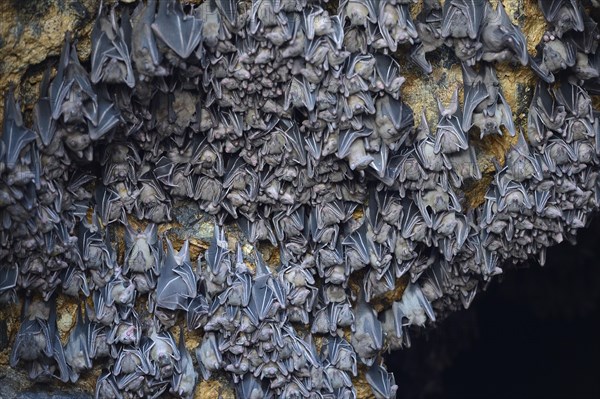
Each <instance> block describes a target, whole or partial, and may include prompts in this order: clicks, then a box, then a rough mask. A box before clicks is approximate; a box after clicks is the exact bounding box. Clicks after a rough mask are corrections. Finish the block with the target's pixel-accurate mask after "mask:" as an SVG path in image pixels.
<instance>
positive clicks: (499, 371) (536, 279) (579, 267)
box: [386, 218, 600, 399]
mask: <svg viewBox="0 0 600 399" xmlns="http://www.w3.org/2000/svg"><path fill="white" fill-rule="evenodd" d="M516 268H517V269H518V270H516V269H515V268H511V269H509V270H507V269H505V272H504V274H503V275H502V276H501V277H500V278H499V279H496V280H495V281H493V282H492V283H491V284H490V285H489V286H488V289H487V291H485V292H481V293H479V294H477V296H476V297H475V300H474V302H473V303H472V305H471V307H470V309H469V310H463V311H460V312H456V313H454V314H452V315H451V316H449V317H448V318H447V319H446V320H444V321H442V322H441V323H439V325H438V326H437V328H434V329H429V330H426V331H423V332H422V333H415V332H413V334H412V335H411V337H412V347H411V348H410V349H404V350H402V351H400V352H395V353H393V354H391V355H389V356H388V358H387V359H386V364H387V365H388V368H389V371H393V372H394V375H395V377H396V384H397V385H398V387H399V388H398V395H397V396H398V398H402V399H407V398H440V399H441V398H574V399H576V398H594V399H596V398H600V219H599V218H595V219H594V220H593V221H592V223H591V225H590V227H589V228H588V229H586V230H584V231H582V232H580V234H579V236H578V244H577V246H572V245H570V244H568V243H562V244H561V245H558V246H555V247H553V248H550V249H549V251H548V256H547V261H546V265H545V266H544V267H541V266H540V265H539V264H538V263H537V262H536V261H531V262H529V264H524V265H519V266H517V267H516Z"/></svg>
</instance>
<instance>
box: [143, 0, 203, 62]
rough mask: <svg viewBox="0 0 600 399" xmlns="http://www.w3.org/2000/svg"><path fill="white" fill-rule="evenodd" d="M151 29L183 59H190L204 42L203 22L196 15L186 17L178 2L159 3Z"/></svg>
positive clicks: (168, 0) (165, 1)
mask: <svg viewBox="0 0 600 399" xmlns="http://www.w3.org/2000/svg"><path fill="white" fill-rule="evenodd" d="M151 27H152V30H153V31H154V33H155V34H156V35H157V36H158V37H159V38H160V39H161V40H162V41H163V42H164V43H165V44H166V45H167V46H168V47H169V48H170V49H171V50H173V51H174V52H175V53H176V54H177V55H178V56H180V57H181V58H183V59H186V58H188V57H189V56H190V55H191V54H192V53H193V52H194V50H195V49H196V47H198V45H199V44H200V42H201V41H202V20H200V19H198V18H196V16H195V15H186V14H185V13H184V12H183V6H182V5H181V3H179V2H178V1H174V0H163V1H159V2H158V11H157V13H156V17H155V19H154V22H153V23H152V24H151Z"/></svg>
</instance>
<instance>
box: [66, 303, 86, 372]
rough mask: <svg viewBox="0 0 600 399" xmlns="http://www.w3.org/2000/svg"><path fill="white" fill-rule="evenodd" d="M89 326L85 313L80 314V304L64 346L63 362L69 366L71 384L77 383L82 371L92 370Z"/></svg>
mask: <svg viewBox="0 0 600 399" xmlns="http://www.w3.org/2000/svg"><path fill="white" fill-rule="evenodd" d="M89 324H90V320H89V319H88V317H87V312H85V311H84V312H83V314H82V306H81V303H79V305H78V306H77V322H76V323H75V327H73V329H72V330H71V334H70V335H69V340H68V341H67V345H66V346H65V360H66V362H67V364H68V365H69V366H70V371H71V373H70V375H69V377H70V379H71V382H77V380H79V375H80V374H81V372H82V371H84V370H89V369H91V368H92V358H91V356H90V340H89V338H90V337H89V335H88V333H89Z"/></svg>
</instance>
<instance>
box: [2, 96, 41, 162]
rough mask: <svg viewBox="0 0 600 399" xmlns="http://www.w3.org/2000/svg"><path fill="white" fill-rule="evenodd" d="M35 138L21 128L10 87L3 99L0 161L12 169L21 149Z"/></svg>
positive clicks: (21, 124) (21, 121) (18, 109)
mask: <svg viewBox="0 0 600 399" xmlns="http://www.w3.org/2000/svg"><path fill="white" fill-rule="evenodd" d="M35 138H36V135H35V132H34V131H33V130H30V129H27V128H26V127H24V126H23V118H22V116H21V109H20V107H19V105H18V104H17V103H16V102H15V96H14V88H12V87H11V88H10V89H9V90H8V93H7V94H6V97H5V99H4V121H3V128H2V141H1V148H0V160H1V161H3V162H4V164H5V165H6V167H7V168H8V169H14V168H15V167H16V166H17V163H18V162H19V161H20V159H21V152H22V151H23V149H24V148H25V147H27V145H28V144H29V143H31V142H33V141H34V140H35Z"/></svg>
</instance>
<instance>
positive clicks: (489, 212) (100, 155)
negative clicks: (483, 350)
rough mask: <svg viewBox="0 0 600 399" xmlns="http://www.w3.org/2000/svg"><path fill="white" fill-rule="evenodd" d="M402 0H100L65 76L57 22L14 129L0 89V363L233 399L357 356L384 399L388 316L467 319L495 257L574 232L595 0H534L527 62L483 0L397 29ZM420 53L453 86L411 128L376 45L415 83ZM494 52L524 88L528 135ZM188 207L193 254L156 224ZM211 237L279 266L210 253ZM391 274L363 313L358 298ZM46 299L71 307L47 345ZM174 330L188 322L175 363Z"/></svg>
mask: <svg viewBox="0 0 600 399" xmlns="http://www.w3.org/2000/svg"><path fill="white" fill-rule="evenodd" d="M413 3H417V1H411V0H340V1H339V4H333V2H332V1H330V2H329V3H328V2H326V1H323V2H322V1H316V0H315V1H310V0H254V1H240V2H237V1H228V0H206V1H204V2H202V3H201V4H199V5H182V4H180V3H178V2H176V1H174V0H164V1H156V0H148V1H147V2H140V1H138V2H137V3H136V4H127V5H126V4H120V3H116V4H114V5H112V6H104V7H101V8H100V10H99V12H98V17H97V20H96V23H95V26H94V28H93V31H92V36H91V38H92V51H91V57H90V61H89V63H88V64H86V65H82V64H81V63H80V60H79V58H78V55H77V51H76V42H75V41H74V40H73V37H72V36H71V35H69V34H68V35H67V36H66V38H65V43H64V48H63V50H62V54H61V57H60V60H59V61H58V64H57V65H55V69H56V73H55V74H52V73H51V72H50V69H48V71H47V72H46V73H45V75H44V78H43V81H42V83H41V85H40V93H39V100H38V102H37V104H36V105H35V108H34V112H33V120H34V124H33V126H25V124H24V122H23V118H22V115H21V111H20V109H19V105H18V103H17V102H16V101H15V98H14V93H13V91H12V90H11V91H9V92H8V93H6V94H5V108H4V121H3V131H2V138H1V141H0V176H1V179H0V216H1V217H0V221H1V224H0V260H1V267H0V299H1V301H2V302H15V301H17V298H22V306H23V307H22V320H21V324H20V329H19V332H18V334H17V336H16V338H15V340H14V343H13V344H12V354H11V358H10V362H11V365H12V366H18V367H24V368H26V369H27V370H28V372H29V375H30V377H31V378H34V379H35V378H48V377H51V376H52V377H56V378H59V379H60V380H62V381H64V382H67V381H71V382H73V383H74V382H76V381H77V380H78V378H79V377H80V375H81V374H82V373H86V371H87V370H89V369H91V368H92V367H93V366H94V364H96V365H97V364H102V365H104V366H105V368H104V369H103V371H102V374H101V375H100V377H99V379H98V381H97V385H96V397H97V398H98V399H100V398H138V397H139V398H142V397H144V398H145V397H161V396H162V395H166V396H168V395H171V396H173V397H181V398H191V397H192V396H193V394H194V389H195V387H196V385H197V381H198V378H205V379H208V378H211V376H212V375H213V374H215V373H220V374H221V375H225V376H226V378H228V379H229V380H230V381H232V382H233V383H235V386H236V390H237V391H236V392H237V396H238V397H240V398H271V397H282V398H294V397H305V398H353V397H355V396H356V390H355V387H354V386H353V383H352V378H353V377H354V376H356V375H357V369H358V365H360V364H362V365H364V367H365V368H366V370H367V371H366V379H367V381H368V383H369V384H370V386H371V388H372V390H373V394H374V395H375V397H376V398H391V397H395V394H396V390H397V386H396V384H395V381H394V377H393V375H392V374H391V373H388V372H387V370H386V368H385V365H384V364H383V358H382V353H383V352H384V351H386V350H389V351H391V350H396V349H399V348H402V347H404V346H408V345H410V340H409V336H408V328H409V326H411V325H417V326H422V325H424V324H425V323H426V322H427V320H428V319H430V320H435V315H436V313H438V315H439V314H440V312H446V311H447V310H450V309H454V308H457V307H459V306H465V307H468V306H469V304H470V303H471V301H472V300H473V297H474V296H475V293H476V292H477V290H478V288H481V287H482V286H483V285H484V284H485V283H487V282H488V281H489V280H490V278H491V277H492V276H494V275H496V274H498V273H501V271H502V269H501V267H502V265H503V264H505V263H506V262H517V261H520V260H524V259H527V258H530V257H533V256H537V257H538V258H539V259H540V261H541V262H543V260H544V257H545V251H546V248H547V247H549V246H551V245H553V244H555V243H558V242H561V241H563V240H565V239H567V240H572V241H573V240H574V237H575V234H576V231H577V229H579V228H582V227H584V226H585V225H586V223H587V220H588V218H589V215H590V214H591V212H592V211H594V210H596V209H597V208H598V204H599V195H600V192H599V186H598V183H597V176H598V162H599V161H598V155H599V153H600V132H599V129H600V125H599V122H598V114H597V111H596V110H594V109H593V106H592V99H591V97H590V96H591V95H597V94H599V93H600V85H599V83H600V80H599V79H598V77H599V72H600V59H599V57H600V53H599V55H596V54H597V53H596V49H597V46H598V40H599V38H600V31H599V30H598V27H597V24H596V22H595V21H594V19H593V15H594V13H595V12H596V10H595V8H596V7H597V6H598V4H597V2H596V1H583V2H580V1H579V0H549V1H541V0H540V2H539V7H540V8H541V11H542V12H543V15H544V17H545V18H546V20H547V23H548V25H547V32H546V33H545V34H544V37H543V38H542V41H541V42H540V43H539V44H538V46H537V54H529V53H528V51H527V43H526V38H525V36H524V34H523V32H522V31H521V29H520V28H519V27H518V26H517V25H515V24H513V22H512V21H511V19H510V18H509V16H508V15H507V13H506V11H505V9H504V8H503V5H502V2H501V1H499V2H498V4H497V6H495V7H494V6H492V5H491V4H490V3H489V2H488V1H487V0H446V1H445V2H444V4H443V6H442V5H440V3H439V2H438V0H423V1H419V2H418V3H422V4H420V8H419V10H420V12H419V13H418V15H417V16H416V18H414V19H413V17H411V13H410V7H412V6H413ZM442 47H444V48H446V50H444V51H447V52H448V53H449V54H450V55H449V57H450V58H451V59H453V60H454V61H455V62H457V63H461V65H462V71H463V84H464V90H463V92H464V96H463V98H462V99H460V98H459V95H458V90H457V91H455V92H454V95H453V97H452V99H451V101H450V102H449V103H448V104H442V103H439V109H438V110H429V111H430V112H438V115H439V118H438V122H437V124H436V126H434V128H433V129H430V127H429V126H428V124H427V120H426V118H425V116H424V115H416V116H415V115H413V111H412V109H411V107H410V104H407V103H406V102H405V101H403V96H402V86H403V83H404V82H405V77H403V76H402V70H401V67H400V64H399V63H398V61H397V59H398V58H397V57H401V58H402V61H403V62H408V61H409V60H411V61H412V62H414V64H415V65H416V66H417V67H419V68H420V69H422V71H423V74H426V73H430V72H431V71H432V66H431V64H430V63H429V61H428V57H430V56H431V53H433V52H439V51H440V49H441V48H442ZM448 50H449V51H448ZM498 63H509V64H520V65H522V66H528V67H531V68H532V69H533V71H534V72H535V73H536V74H537V76H538V77H539V79H538V83H537V85H536V87H535V92H534V95H533V98H532V101H531V106H530V109H529V114H528V121H527V130H526V131H521V129H518V128H517V127H516V126H515V123H514V117H513V114H512V111H511V108H510V106H509V104H508V102H507V100H506V99H505V97H504V95H503V92H502V87H501V85H500V83H499V80H498V77H497V74H496V65H497V64H498ZM52 75H53V76H52ZM461 104H462V106H461ZM488 135H510V136H513V137H515V139H514V142H515V143H516V144H514V145H513V146H512V147H511V148H510V149H509V151H508V152H507V153H506V154H505V160H504V162H503V163H501V162H500V161H498V162H497V165H496V167H497V170H496V172H495V176H494V179H493V181H492V183H491V185H490V187H489V189H488V190H487V194H486V195H485V201H484V202H483V204H482V205H481V206H479V207H478V208H476V209H472V208H469V207H468V206H467V204H466V201H465V187H466V186H467V185H469V184H472V183H473V182H476V181H478V180H480V179H481V178H482V174H481V172H480V170H479V167H478V153H477V151H476V149H475V146H473V145H472V144H470V143H473V142H474V141H477V140H481V139H482V138H484V137H485V136H488ZM190 201H191V202H194V203H196V204H197V205H198V206H199V207H200V208H201V209H202V210H203V211H204V212H206V213H207V214H209V215H212V217H214V221H215V232H214V238H213V240H212V241H211V243H210V247H209V248H208V250H207V251H206V252H205V253H204V254H202V256H201V257H199V258H198V259H190V251H189V246H188V243H187V242H185V243H184V244H183V246H182V247H181V248H180V249H175V248H173V244H172V243H171V242H170V241H169V240H168V238H166V237H164V236H162V235H160V234H158V228H157V224H160V223H164V222H168V221H170V220H171V210H172V209H173V208H174V207H177V206H178V205H179V204H182V203H186V202H188V203H189V202H190ZM131 218H135V219H137V220H145V221H147V222H148V224H147V227H146V228H145V229H141V230H137V229H134V228H133V227H131V225H130V224H129V221H128V220H131ZM232 223H236V224H237V225H238V226H239V228H240V230H241V231H242V232H243V235H244V239H243V241H245V242H249V243H251V244H257V243H260V242H270V243H271V244H272V245H274V246H276V247H277V248H278V251H279V252H280V255H279V258H280V263H279V264H278V265H268V264H267V263H266V262H265V261H264V260H263V259H262V257H261V254H260V253H259V252H258V251H254V252H251V253H248V252H245V251H243V250H242V244H244V242H241V243H238V244H237V247H233V248H232V247H230V246H229V244H228V240H227V237H226V230H227V229H229V227H228V226H230V225H231V224H232ZM115 226H122V228H124V229H125V237H124V241H125V245H124V247H125V253H124V254H118V253H117V252H118V251H117V248H118V245H116V239H117V237H116V235H115V231H116V230H117V229H116V228H115ZM219 226H220V227H219ZM120 259H123V261H121V262H120V261H119V260H120ZM350 280H353V281H358V282H359V286H360V288H359V289H358V292H357V291H356V290H354V291H353V290H351V289H350V286H349V282H350ZM402 281H408V285H407V286H406V288H405V289H404V292H403V294H402V298H401V299H400V300H399V301H395V302H393V303H392V305H391V307H389V308H388V309H384V310H383V311H381V312H379V313H377V312H376V311H375V310H374V308H373V306H372V300H373V298H376V297H378V296H381V295H383V294H385V293H386V292H389V291H392V290H394V289H395V287H396V285H397V284H399V283H400V282H402ZM61 295H69V296H72V297H75V298H79V300H80V301H81V305H80V306H79V308H78V311H77V322H76V325H75V326H74V327H73V329H72V331H71V332H70V335H69V338H68V341H67V342H66V343H63V342H61V339H60V335H59V333H58V330H57V324H56V318H57V316H56V312H57V311H56V297H57V296H61ZM86 297H89V299H88V300H87V301H84V300H85V298H86ZM140 298H144V301H143V303H144V304H147V308H146V310H144V312H143V314H142V310H141V309H140V306H136V301H137V303H138V304H139V303H140ZM177 325H178V326H177ZM184 329H189V330H190V331H198V332H199V333H201V336H202V340H201V343H200V344H199V346H198V347H197V348H196V349H195V350H194V351H192V352H194V353H193V354H192V353H190V352H189V351H188V350H187V349H186V347H185V345H184V339H183V330H184ZM344 332H349V334H344ZM176 336H178V338H176ZM317 341H318V343H319V345H318V346H319V348H320V349H317Z"/></svg>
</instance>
